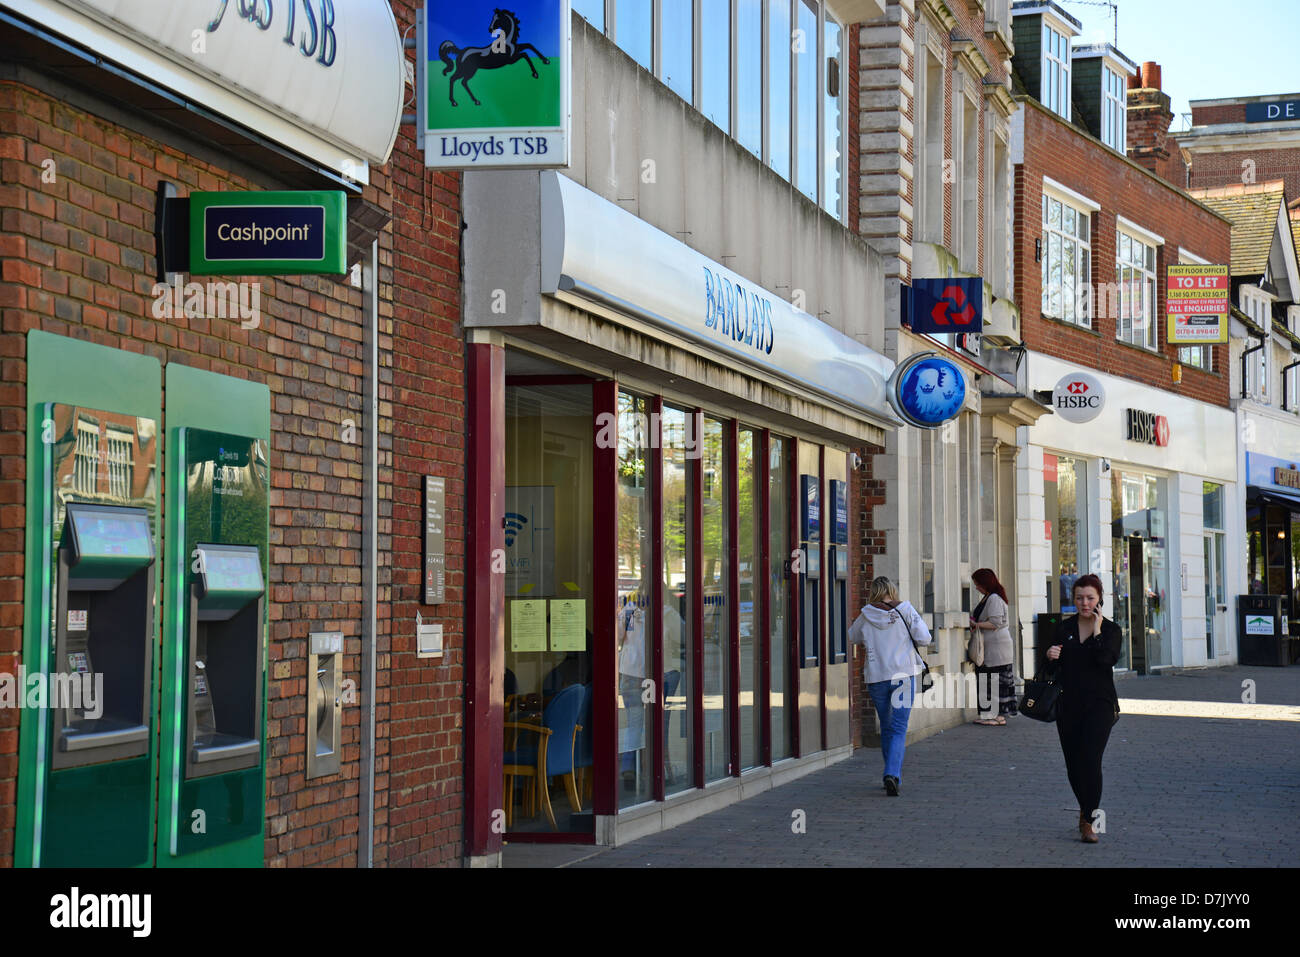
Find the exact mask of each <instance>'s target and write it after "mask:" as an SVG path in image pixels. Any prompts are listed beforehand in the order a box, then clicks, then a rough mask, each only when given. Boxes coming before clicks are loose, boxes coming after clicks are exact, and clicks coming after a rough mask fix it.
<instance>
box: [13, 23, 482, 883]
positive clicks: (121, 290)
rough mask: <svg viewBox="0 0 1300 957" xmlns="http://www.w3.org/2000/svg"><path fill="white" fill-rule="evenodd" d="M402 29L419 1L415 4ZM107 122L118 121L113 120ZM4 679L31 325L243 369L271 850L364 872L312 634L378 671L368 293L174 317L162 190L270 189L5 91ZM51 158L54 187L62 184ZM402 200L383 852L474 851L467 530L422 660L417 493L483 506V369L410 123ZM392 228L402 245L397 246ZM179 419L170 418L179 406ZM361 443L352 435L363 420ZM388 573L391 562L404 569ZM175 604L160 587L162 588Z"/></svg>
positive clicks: (396, 158) (383, 579) (388, 252)
mask: <svg viewBox="0 0 1300 957" xmlns="http://www.w3.org/2000/svg"><path fill="white" fill-rule="evenodd" d="M394 6H395V9H396V13H397V18H398V23H399V26H400V27H402V28H405V27H407V26H408V25H409V24H410V23H411V22H413V19H414V9H415V4H414V3H409V2H407V3H395V4H394ZM106 112H107V111H106ZM0 130H5V131H7V133H6V135H3V136H0V182H3V183H4V184H5V185H3V186H0V273H2V276H3V280H4V285H3V286H0V322H2V328H3V332H0V364H2V366H3V373H4V384H3V386H2V387H0V425H2V426H3V434H2V435H0V513H2V514H3V517H4V522H3V531H0V671H10V672H12V671H14V670H16V666H17V664H18V656H19V655H20V653H21V649H22V621H23V610H22V582H23V572H24V568H23V562H24V558H23V531H22V529H23V522H24V502H25V491H24V490H25V476H26V462H25V454H24V434H25V428H26V422H25V418H26V415H25V405H26V390H25V387H24V382H25V375H26V364H25V361H24V355H25V348H26V339H25V334H26V331H27V330H28V329H32V328H39V329H44V330H47V331H49V332H53V333H57V334H60V335H65V336H70V337H73V338H80V339H86V340H89V341H93V342H97V343H100V344H102V345H106V346H110V347H113V348H120V349H124V350H128V351H133V352H141V353H145V354H148V355H153V356H156V357H157V358H158V359H159V360H160V361H161V362H163V363H164V364H166V363H170V362H178V363H181V364H184V365H187V366H193V367H198V368H203V369H208V370H211V371H213V372H218V373H221V374H224V375H230V376H235V377H238V378H245V379H249V380H253V381H257V382H264V383H266V384H267V385H268V387H269V388H270V391H271V468H272V491H271V498H270V546H271V562H270V580H269V582H268V584H269V590H270V604H269V618H270V659H271V670H270V672H269V673H268V675H267V679H268V690H269V707H268V721H267V737H268V752H269V754H268V768H267V771H268V782H267V811H266V813H267V832H266V853H265V860H266V862H267V864H268V865H270V866H299V865H315V864H333V865H345V866H350V865H352V864H354V863H355V862H356V861H357V855H358V847H359V843H358V842H359V827H360V822H359V821H358V813H359V787H360V780H359V778H360V770H361V766H360V729H361V713H362V712H361V704H360V703H359V704H358V705H356V706H349V707H348V708H346V709H345V712H344V732H343V738H344V746H343V761H342V769H341V773H340V774H337V775H334V776H329V777H323V778H318V779H314V780H313V781H311V782H307V781H306V780H305V756H304V752H305V747H306V736H305V727H304V721H305V714H306V699H305V697H304V695H305V692H306V690H307V685H308V676H307V674H306V666H307V650H308V649H307V636H308V634H309V632H311V631H342V632H343V633H344V635H345V636H346V646H345V651H346V654H345V659H344V668H345V671H344V678H345V679H351V680H353V681H356V682H357V683H358V687H359V690H360V692H361V694H360V695H359V696H358V697H359V698H360V699H362V700H363V696H364V689H363V688H360V677H361V675H360V669H361V657H360V655H361V652H362V648H361V640H360V634H361V623H360V620H361V612H362V598H363V596H362V589H361V568H362V561H363V558H364V556H363V554H362V551H361V545H362V537H361V536H362V528H361V510H362V495H363V487H364V486H363V474H362V438H363V434H364V433H363V430H364V428H365V425H366V419H365V415H364V411H363V408H362V394H363V384H364V379H363V377H364V371H365V361H366V357H365V355H364V353H363V347H362V342H363V336H364V321H365V320H364V312H363V297H362V292H361V290H360V289H356V288H354V287H352V286H351V285H350V283H348V282H347V281H346V280H341V281H339V280H335V279H334V278H330V277H293V278H289V279H263V280H261V307H262V319H261V324H260V326H259V327H258V328H256V329H242V328H241V327H240V325H239V321H238V319H235V320H230V321H227V320H222V319H217V318H206V317H190V318H186V317H183V316H182V317H178V318H176V319H162V320H160V319H155V318H154V316H153V315H152V313H151V306H152V297H151V290H152V287H153V283H154V278H153V274H154V268H155V266H154V258H153V257H154V240H153V235H152V230H153V219H154V215H153V210H154V189H155V187H156V186H157V184H158V182H159V180H160V179H166V180H169V181H172V182H175V183H177V185H178V187H179V189H180V191H181V193H182V195H184V194H185V193H186V192H188V190H190V189H205V190H230V189H265V188H270V186H271V184H270V183H268V182H253V181H249V180H247V179H244V178H243V177H242V176H240V175H238V174H236V173H233V172H232V171H231V170H230V169H229V168H227V167H225V166H223V165H222V164H220V163H216V162H207V161H204V160H202V159H199V158H197V157H195V156H193V155H190V154H189V153H188V152H187V149H188V148H187V145H186V143H185V142H184V141H183V140H182V139H180V138H179V137H178V138H175V139H171V138H169V139H166V140H160V139H154V138H151V137H150V136H147V135H144V134H142V133H140V132H138V131H137V130H136V129H133V128H132V127H130V126H127V125H119V124H118V123H116V122H114V121H112V120H109V119H106V118H105V117H103V116H100V115H96V114H95V113H88V112H85V111H82V110H78V109H73V108H70V107H68V106H66V105H65V104H64V103H62V102H61V101H60V100H59V99H58V98H56V97H54V96H51V95H50V94H48V93H46V92H44V91H42V90H40V89H36V88H34V87H32V86H29V85H25V84H23V83H18V82H13V81H5V82H0ZM46 159H53V160H54V161H55V164H56V169H57V177H56V180H55V182H54V183H43V182H42V181H41V175H40V174H41V172H42V167H41V163H42V161H44V160H46ZM365 197H366V199H367V200H369V201H370V202H372V203H374V204H376V205H378V206H380V207H382V208H384V209H385V210H390V211H391V213H392V217H393V222H394V227H392V228H390V229H388V230H386V231H385V232H384V233H383V234H382V235H381V237H380V256H381V281H380V303H381V306H380V331H381V336H380V343H379V349H380V366H381V369H380V382H381V386H380V390H379V401H380V435H379V437H378V440H379V455H380V461H379V467H380V487H379V499H380V516H379V535H380V540H379V552H380V556H381V558H380V565H381V568H380V569H379V570H378V580H379V604H378V609H377V612H378V617H379V622H380V625H379V631H380V635H379V645H378V669H377V675H376V683H377V686H378V694H377V699H376V700H377V706H378V708H377V729H376V730H377V734H376V736H377V748H376V750H377V758H376V795H375V816H376V824H377V827H376V838H375V839H376V851H375V859H376V863H378V864H408V865H433V864H440V863H458V862H459V861H460V858H461V846H462V841H461V803H460V802H461V751H460V740H461V730H460V729H461V715H462V712H463V703H462V695H461V685H460V681H461V674H460V664H461V660H462V648H463V641H462V634H461V625H460V623H461V621H462V617H463V609H462V606H461V601H462V588H463V555H464V529H463V527H462V526H461V525H458V524H455V523H454V521H453V523H452V524H450V525H449V527H448V529H447V549H448V590H447V603H446V604H444V605H441V606H439V607H437V608H426V609H424V612H425V616H426V619H432V620H435V621H440V622H442V623H443V626H444V641H445V648H446V651H445V654H444V657H443V658H442V659H441V660H440V661H438V660H434V661H433V663H432V664H431V663H429V662H427V661H422V660H417V659H416V658H415V655H414V652H413V644H414V619H415V602H416V600H417V598H418V595H419V590H418V581H419V569H418V565H419V562H420V553H419V545H418V538H417V535H418V528H419V510H420V488H421V482H422V476H423V475H424V474H426V473H427V474H436V475H444V476H446V477H447V478H448V501H447V506H448V513H449V515H452V516H454V515H457V514H461V513H463V496H464V483H463V474H464V413H465V410H464V385H463V375H464V361H463V348H462V340H461V337H460V327H459V323H458V317H459V311H460V309H459V265H458V263H459V252H458V243H459V227H460V213H459V182H458V178H457V177H455V176H450V175H435V176H432V177H428V176H426V174H425V171H424V168H423V164H422V162H421V160H420V159H419V157H418V156H417V155H416V154H415V147H414V142H413V137H412V135H411V133H410V131H409V129H405V128H404V130H403V133H402V135H401V136H400V137H399V139H398V142H397V146H396V148H395V151H394V154H393V158H392V160H391V161H390V163H389V165H387V166H385V167H383V168H373V169H372V173H371V185H370V186H368V187H367V188H366V190H365ZM394 229H395V230H396V233H397V236H398V237H399V238H398V239H397V240H396V242H397V243H398V244H399V247H398V248H396V249H395V239H394ZM165 414H166V412H165V409H164V416H165ZM346 419H351V420H353V421H354V422H355V424H356V430H357V437H356V442H355V443H354V444H349V443H347V442H346V441H343V440H342V434H341V430H342V427H343V423H344V420H346ZM389 563H391V567H389ZM160 600H161V599H160ZM19 719H20V714H19V712H18V711H16V710H12V709H6V710H4V711H0V866H6V865H10V864H12V861H13V840H14V831H13V828H14V810H15V808H14V802H15V780H16V775H17V757H16V755H17V750H18V736H17V724H18V721H19Z"/></svg>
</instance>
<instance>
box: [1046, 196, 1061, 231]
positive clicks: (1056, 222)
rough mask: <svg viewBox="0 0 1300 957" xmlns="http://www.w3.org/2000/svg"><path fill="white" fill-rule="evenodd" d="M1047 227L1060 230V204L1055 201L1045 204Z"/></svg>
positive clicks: (1050, 200)
mask: <svg viewBox="0 0 1300 957" xmlns="http://www.w3.org/2000/svg"><path fill="white" fill-rule="evenodd" d="M1047 225H1048V226H1050V227H1051V228H1052V229H1060V228H1061V204H1060V203H1059V202H1058V201H1057V200H1054V199H1049V200H1048V202H1047Z"/></svg>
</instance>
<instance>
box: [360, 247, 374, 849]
mask: <svg viewBox="0 0 1300 957" xmlns="http://www.w3.org/2000/svg"><path fill="white" fill-rule="evenodd" d="M361 277H362V282H361V288H362V290H363V294H364V300H365V311H366V317H365V318H366V324H365V338H366V343H365V349H366V357H367V360H366V374H365V384H364V386H363V394H362V403H361V407H362V411H363V412H364V415H365V421H364V424H363V426H362V430H361V431H362V434H363V435H364V436H365V440H364V442H363V444H362V466H361V468H362V475H363V479H362V483H363V487H364V488H365V493H364V495H363V497H362V501H361V591H362V599H361V601H362V606H361V701H362V712H361V793H360V805H359V807H358V811H359V813H360V817H361V821H360V822H359V823H360V827H359V831H360V834H359V835H358V836H359V838H360V843H361V846H360V848H358V852H359V853H358V857H357V866H358V867H374V863H375V862H374V849H375V660H376V648H377V646H378V643H379V635H378V631H379V629H378V596H379V588H378V581H377V576H378V574H379V535H378V531H377V528H376V523H377V522H378V518H379V240H378V239H375V240H373V241H372V242H371V243H370V261H369V262H368V263H367V264H366V266H365V267H364V268H363V269H362V270H361Z"/></svg>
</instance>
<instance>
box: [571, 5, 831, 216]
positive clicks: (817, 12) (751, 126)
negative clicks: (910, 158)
mask: <svg viewBox="0 0 1300 957" xmlns="http://www.w3.org/2000/svg"><path fill="white" fill-rule="evenodd" d="M574 9H575V10H577V11H578V13H579V14H580V15H582V16H584V17H586V19H587V20H588V21H590V22H591V24H592V25H593V26H597V27H600V28H601V29H604V30H605V31H606V32H607V33H609V34H610V35H611V37H612V38H613V40H614V42H615V43H617V44H618V45H619V46H620V47H622V48H623V49H624V50H625V51H626V52H627V53H628V55H629V56H631V57H632V58H633V59H634V60H636V62H638V63H640V64H641V65H642V66H644V67H645V68H646V69H648V70H651V71H652V72H653V73H654V74H655V75H656V76H657V77H659V79H661V80H662V81H663V82H664V83H665V84H666V85H667V86H668V87H669V88H670V89H672V90H673V91H674V92H675V93H677V95H678V96H680V97H681V98H682V99H684V100H686V101H687V102H688V103H690V104H691V105H692V106H694V107H695V108H696V109H697V110H699V111H700V112H701V113H703V114H704V116H706V117H707V118H708V119H709V121H710V122H712V123H713V124H714V125H716V126H717V127H718V128H719V129H721V130H723V131H724V132H726V133H728V134H730V135H731V136H733V137H734V138H735V139H736V140H737V142H739V143H740V145H742V146H743V147H745V149H747V150H749V151H750V152H751V153H753V154H754V155H755V156H757V157H758V158H760V159H761V160H762V161H763V162H764V163H766V164H767V165H768V166H769V167H771V168H772V169H773V170H774V171H776V172H777V173H778V174H779V175H780V176H782V177H783V178H785V179H787V180H789V181H790V182H792V183H793V184H794V185H795V186H796V187H797V188H798V189H799V191H800V192H802V193H803V194H804V195H805V196H807V197H808V198H809V199H811V200H813V201H814V202H816V203H818V204H819V205H821V206H822V207H823V208H825V209H826V210H827V211H828V212H830V213H831V214H833V215H834V216H835V217H836V218H837V219H840V220H843V219H844V217H845V215H846V209H847V207H846V203H845V185H844V176H845V165H844V164H845V149H844V141H845V135H846V132H845V121H846V117H847V110H846V109H845V108H844V107H845V104H844V102H843V100H842V99H841V96H842V91H843V89H844V83H843V82H842V78H843V77H844V75H845V70H844V67H845V64H844V46H845V44H844V32H843V31H844V28H843V26H842V24H841V23H840V21H839V20H838V19H837V18H836V17H835V16H834V15H833V14H832V13H831V11H830V10H829V9H827V7H826V4H825V3H824V2H822V0H657V2H655V0H607V2H601V0H575V3H574ZM606 14H608V17H607V16H606ZM764 34H766V50H764ZM656 41H657V44H658V46H657V47H656V46H655V43H656ZM733 51H735V54H734V55H733Z"/></svg>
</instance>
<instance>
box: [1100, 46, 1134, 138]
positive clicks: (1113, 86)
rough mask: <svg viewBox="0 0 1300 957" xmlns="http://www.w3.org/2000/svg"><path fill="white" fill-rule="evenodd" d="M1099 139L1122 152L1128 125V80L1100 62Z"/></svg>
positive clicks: (1103, 62)
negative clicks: (1100, 119) (1100, 105)
mask: <svg viewBox="0 0 1300 957" xmlns="http://www.w3.org/2000/svg"><path fill="white" fill-rule="evenodd" d="M1101 78H1102V79H1101V102H1102V121H1101V141H1102V142H1103V143H1105V144H1106V145H1107V146H1109V147H1110V148H1111V149H1113V150H1115V151H1116V152H1119V153H1123V152H1124V150H1125V140H1126V138H1127V136H1126V134H1127V126H1128V80H1127V79H1125V78H1124V77H1122V76H1120V75H1119V74H1118V73H1116V72H1115V71H1114V70H1112V69H1111V68H1110V66H1108V65H1107V64H1106V62H1105V61H1104V60H1103V61H1102V64H1101Z"/></svg>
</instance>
